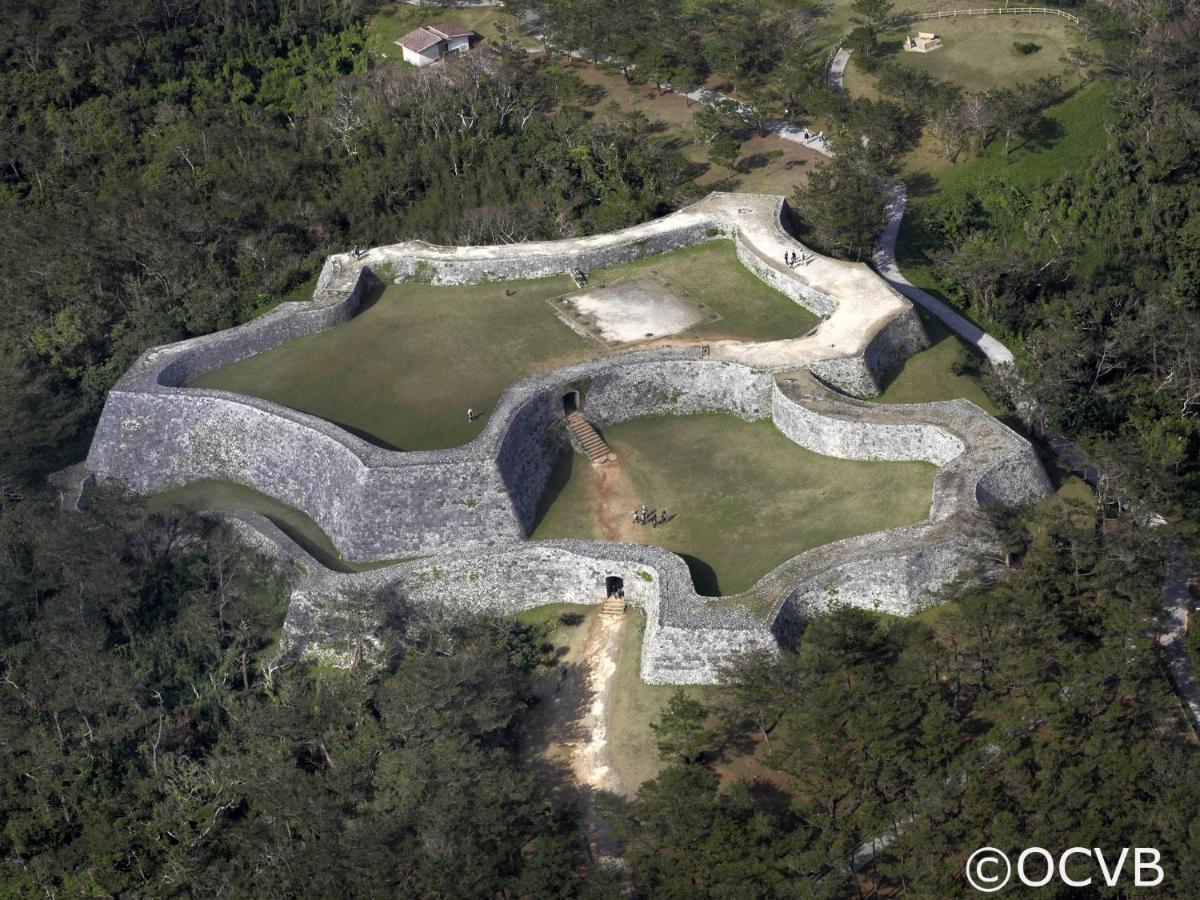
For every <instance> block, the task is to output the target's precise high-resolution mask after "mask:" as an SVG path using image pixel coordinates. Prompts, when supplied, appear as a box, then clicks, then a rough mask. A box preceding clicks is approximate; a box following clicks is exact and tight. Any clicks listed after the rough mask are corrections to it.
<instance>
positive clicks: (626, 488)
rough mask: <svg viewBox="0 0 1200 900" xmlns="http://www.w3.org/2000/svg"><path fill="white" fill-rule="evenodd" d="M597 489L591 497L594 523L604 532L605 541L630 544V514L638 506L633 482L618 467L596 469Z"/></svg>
mask: <svg viewBox="0 0 1200 900" xmlns="http://www.w3.org/2000/svg"><path fill="white" fill-rule="evenodd" d="M595 472H596V476H597V477H596V487H595V492H594V494H593V496H592V498H591V499H592V507H593V512H594V513H595V516H596V521H597V522H599V523H600V526H601V527H602V528H603V529H604V539H605V540H606V541H632V540H633V538H634V531H633V529H634V525H633V522H632V517H633V511H634V510H635V509H637V507H638V506H639V502H638V499H637V495H636V494H635V492H634V488H633V481H631V480H630V478H629V475H628V474H627V473H626V472H625V470H624V469H623V468H621V466H620V465H619V464H617V465H612V464H610V465H607V466H597V467H596V469H595Z"/></svg>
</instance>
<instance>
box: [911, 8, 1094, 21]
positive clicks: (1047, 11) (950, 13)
mask: <svg viewBox="0 0 1200 900" xmlns="http://www.w3.org/2000/svg"><path fill="white" fill-rule="evenodd" d="M1022 13H1023V14H1025V15H1043V16H1061V17H1062V18H1064V19H1066V20H1067V21H1068V22H1070V23H1071V24H1073V25H1079V24H1081V23H1080V20H1079V16H1076V15H1072V14H1071V13H1069V12H1065V11H1063V10H1061V9H1055V8H1054V7H1052V6H1004V7H995V8H993V9H944V10H942V11H941V12H928V13H911V14H909V15H905V16H899V17H897V21H899V22H921V21H924V20H926V19H953V18H957V17H958V16H1008V15H1020V14H1022Z"/></svg>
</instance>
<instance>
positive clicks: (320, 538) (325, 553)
mask: <svg viewBox="0 0 1200 900" xmlns="http://www.w3.org/2000/svg"><path fill="white" fill-rule="evenodd" d="M146 504H147V506H149V507H150V508H151V509H168V508H170V507H182V508H184V509H189V510H192V511H194V512H204V511H206V510H235V509H248V510H250V511H251V512H256V513H259V514H260V515H263V516H266V517H267V518H268V519H270V520H271V521H272V522H274V523H275V525H276V526H277V527H278V528H279V530H280V531H282V532H283V533H284V534H286V535H287V536H288V537H290V538H291V539H292V540H293V541H295V542H296V543H297V544H299V545H300V546H301V547H303V548H304V549H305V550H307V551H308V553H309V554H310V555H311V556H312V557H313V558H314V559H315V560H317V561H318V562H320V563H321V564H322V565H324V566H326V567H328V568H330V569H333V570H335V571H338V572H365V571H367V570H369V569H378V568H381V567H383V566H388V565H391V564H393V563H396V562H399V560H394V559H393V560H386V559H385V560H377V561H374V562H369V563H355V562H350V561H349V560H345V559H342V557H341V554H339V553H338V552H337V549H336V548H335V547H334V546H333V542H332V541H331V540H329V538H328V537H327V536H326V534H325V532H324V531H322V530H321V527H320V526H319V525H318V524H317V523H316V522H314V521H313V520H312V519H310V518H309V517H308V516H306V515H305V514H304V513H302V512H300V510H298V509H295V508H294V507H291V506H288V505H287V504H286V503H281V502H280V501H278V500H276V499H274V498H272V497H268V496H267V495H266V494H261V493H259V492H258V491H256V490H254V489H253V488H249V487H246V486H245V485H241V484H236V483H235V482H232V481H197V482H193V483H192V484H189V485H185V486H184V487H181V488H176V489H175V490H173V491H164V492H163V493H161V494H154V495H152V496H150V497H148V498H147V500H146Z"/></svg>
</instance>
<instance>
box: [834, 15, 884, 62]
mask: <svg viewBox="0 0 1200 900" xmlns="http://www.w3.org/2000/svg"><path fill="white" fill-rule="evenodd" d="M842 46H844V47H845V48H846V49H847V50H849V51H850V53H851V56H850V58H851V60H853V61H854V64H855V65H856V66H858V68H860V69H862V70H863V71H864V72H874V71H875V68H876V67H877V66H878V65H879V33H878V31H877V29H875V28H874V27H873V26H871V25H859V26H858V27H857V28H854V29H853V30H852V31H851V32H850V33H849V34H848V35H846V40H845V41H843V42H842Z"/></svg>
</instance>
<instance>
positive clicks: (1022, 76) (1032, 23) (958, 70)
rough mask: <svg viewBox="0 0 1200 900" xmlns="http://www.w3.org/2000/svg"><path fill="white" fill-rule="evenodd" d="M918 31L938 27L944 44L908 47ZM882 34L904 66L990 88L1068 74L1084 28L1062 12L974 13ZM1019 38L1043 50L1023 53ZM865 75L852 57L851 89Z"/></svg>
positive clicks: (973, 87)
mask: <svg viewBox="0 0 1200 900" xmlns="http://www.w3.org/2000/svg"><path fill="white" fill-rule="evenodd" d="M918 31H933V32H935V33H936V34H937V35H938V36H939V37H941V38H942V40H943V41H944V42H945V43H944V44H943V45H942V46H941V47H940V48H938V49H937V50H934V51H933V52H932V53H908V52H906V51H905V50H904V49H903V48H902V43H903V40H904V37H905V36H906V35H912V34H916V33H917V32H918ZM879 38H880V43H881V44H883V45H884V46H885V47H891V48H894V52H893V53H892V54H890V58H891V59H894V60H895V61H897V62H898V63H900V64H901V65H903V66H907V67H909V68H912V69H917V70H920V71H923V72H926V73H928V74H929V75H931V76H933V77H934V78H936V79H937V80H938V81H949V82H951V83H953V84H957V85H958V86H959V87H961V88H963V89H964V90H968V91H987V90H991V89H992V88H998V87H1015V86H1016V85H1017V84H1020V83H1022V82H1024V83H1026V84H1030V83H1032V82H1034V81H1037V79H1039V78H1042V77H1043V76H1046V75H1061V76H1063V77H1064V78H1066V77H1068V74H1067V73H1068V70H1067V68H1066V66H1065V65H1064V64H1063V62H1062V57H1064V56H1066V53H1067V50H1069V49H1070V48H1071V47H1074V46H1077V45H1079V44H1082V43H1083V32H1081V31H1080V30H1079V29H1078V28H1076V27H1075V26H1073V25H1071V24H1070V23H1068V22H1067V21H1066V20H1065V19H1060V18H1058V17H1057V16H1032V15H1031V16H970V17H963V18H958V19H933V20H930V21H925V22H913V23H912V24H911V25H909V26H908V27H907V29H904V28H901V29H898V30H896V31H888V32H884V33H882V34H881V35H880V36H879ZM1014 41H1019V42H1021V43H1034V44H1037V45H1038V46H1039V47H1041V49H1040V50H1038V51H1037V52H1036V53H1030V54H1029V55H1022V54H1020V53H1018V52H1017V51H1016V50H1015V49H1014V48H1013V42H1014ZM865 74H866V73H864V72H862V71H861V70H860V69H858V67H857V66H856V65H855V64H854V61H853V59H852V60H851V62H850V65H849V66H848V67H847V68H846V75H847V77H846V89H847V90H849V91H850V92H851V94H854V92H855V90H856V88H858V86H859V85H861V84H862V83H864V82H866V83H869V82H870V79H869V77H867V78H864V77H863V76H864V75H865ZM1069 83H1070V82H1068V84H1069Z"/></svg>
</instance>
